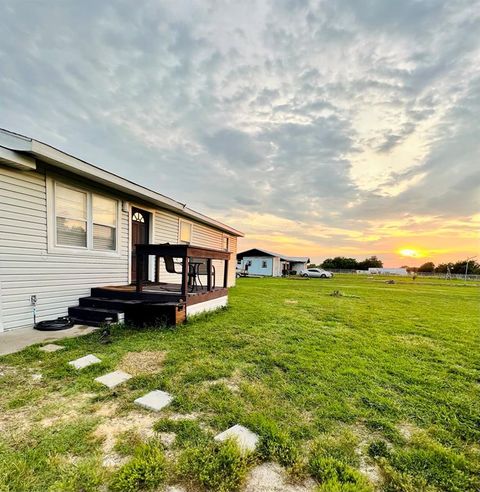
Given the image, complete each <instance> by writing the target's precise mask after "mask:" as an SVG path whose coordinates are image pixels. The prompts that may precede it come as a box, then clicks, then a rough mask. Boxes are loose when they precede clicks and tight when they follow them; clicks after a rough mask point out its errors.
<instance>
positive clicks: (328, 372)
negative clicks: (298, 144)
mask: <svg viewBox="0 0 480 492" xmlns="http://www.w3.org/2000/svg"><path fill="white" fill-rule="evenodd" d="M334 290H337V291H339V292H340V295H338V296H333V295H331V293H332V292H333V291H334ZM479 301H480V289H479V288H478V286H477V285H473V284H472V285H468V286H464V285H463V284H462V283H461V282H458V281H445V280H434V279H421V278H417V280H415V281H412V280H411V279H410V278H408V279H395V283H394V284H387V283H385V278H383V277H382V278H380V277H378V278H367V277H356V276H347V275H344V276H341V275H339V276H336V277H335V278H333V279H326V280H323V279H311V280H305V279H248V278H247V279H240V280H239V281H238V285H237V287H236V288H234V289H231V291H230V307H229V308H228V309H226V310H222V311H220V312H218V313H215V314H210V315H206V316H200V317H198V318H197V319H195V320H192V321H190V322H189V323H187V324H186V325H184V326H180V327H177V328H175V329H159V328H157V329H148V330H130V329H127V328H125V327H122V326H118V327H116V328H115V330H114V337H113V338H114V342H113V343H112V344H110V345H102V344H101V343H99V335H98V333H93V334H91V335H88V336H85V337H82V338H78V339H66V340H64V341H62V342H60V343H61V344H62V345H64V346H65V347H66V349H65V350H63V351H60V352H57V353H53V354H45V353H42V352H40V351H39V350H38V347H30V348H28V349H26V350H24V351H23V352H21V353H19V354H15V355H11V356H6V357H2V358H0V371H1V372H3V376H0V491H2V492H3V491H25V490H38V491H46V490H54V491H57V490H58V491H60V490H62V491H63V490H78V491H81V490H82V491H89V490H104V486H105V485H108V486H109V487H110V488H111V489H113V490H139V489H141V488H142V487H143V488H145V489H152V490H162V487H163V486H164V485H165V484H168V483H170V484H172V483H175V484H178V483H180V484H183V486H184V487H185V488H186V490H236V489H237V488H239V489H240V490H241V488H242V486H243V483H244V480H245V476H246V474H247V473H248V471H249V469H251V468H252V467H254V466H256V465H258V464H259V463H261V462H264V461H275V462H277V463H279V464H281V465H282V466H283V467H284V468H285V470H286V472H287V473H288V476H289V479H290V480H292V482H295V481H298V482H301V481H303V480H305V478H306V477H309V478H310V480H311V479H312V478H313V479H314V480H315V482H316V484H317V485H316V487H317V490H319V491H320V490H321V491H331V492H333V491H362V490H365V491H368V490H386V491H412V492H413V491H422V490H423V491H436V490H449V491H478V490H480V445H479V442H480V391H479V390H480V350H479V345H480V336H479V322H480V321H479V320H480V303H479ZM142 351H149V352H152V351H159V352H162V353H164V354H163V355H164V356H165V358H164V361H163V365H162V367H159V368H157V369H156V370H155V371H153V372H150V371H147V372H146V373H145V372H144V373H142V371H141V368H139V371H138V373H137V375H136V376H135V377H134V378H132V379H131V380H130V381H128V382H127V383H125V384H124V385H122V386H120V387H118V388H117V389H116V390H115V391H110V390H108V389H106V388H103V387H101V386H100V385H98V384H97V383H95V382H94V381H93V379H94V378H95V377H97V376H99V375H102V374H105V373H106V372H109V371H111V370H114V369H116V368H117V367H119V364H120V365H121V361H122V359H123V358H124V356H125V355H126V354H127V353H128V352H142ZM88 353H93V354H95V355H97V356H98V357H100V358H101V359H102V363H101V364H98V365H95V366H91V367H89V368H87V369H84V370H82V371H81V372H77V371H75V370H74V369H72V368H70V367H68V365H67V361H69V360H72V359H75V358H77V357H81V356H83V355H86V354H88ZM160 355H161V354H160ZM123 360H124V359H123ZM33 374H42V379H40V380H39V379H38V378H34V377H32V375H33ZM153 389H163V390H165V391H168V392H170V393H172V394H173V395H174V396H175V400H174V402H173V403H172V404H171V405H170V407H168V409H165V411H163V412H161V413H159V414H153V415H152V414H151V413H149V412H147V411H143V410H141V409H139V408H138V407H136V406H135V405H133V400H134V399H135V398H137V397H138V396H141V395H142V394H144V393H146V392H147V391H150V390H153ZM183 414H185V415H187V414H188V415H191V416H192V418H191V419H189V420H187V419H181V418H180V417H181V415H183ZM193 417H195V418H193ZM135 420H138V422H141V423H142V425H143V424H144V429H143V431H145V429H146V428H147V427H149V428H150V429H151V428H152V426H153V428H154V429H155V431H156V432H153V431H150V433H147V434H146V437H145V434H143V435H142V429H140V430H139V429H137V430H135V429H130V428H129V427H128V425H125V426H123V425H122V424H123V423H130V424H131V423H132V421H135ZM237 423H240V424H242V425H244V426H246V427H248V428H250V429H251V430H252V431H254V432H256V433H258V434H259V435H260V438H261V441H260V445H259V446H258V449H257V452H256V453H255V454H253V455H250V456H243V455H241V454H240V453H238V451H237V449H236V447H235V445H233V443H229V442H227V443H226V444H224V445H219V444H217V443H215V442H214V441H213V440H212V436H213V435H214V434H216V433H218V432H220V431H223V430H225V429H226V428H228V427H230V426H231V425H233V424H237ZM130 424H129V425H130ZM102 426H103V428H104V429H107V430H106V431H104V432H103V434H102V432H100V430H99V429H101V428H102ZM140 427H141V426H140ZM119 429H120V430H119ZM123 429H125V431H123ZM172 432H174V433H175V435H176V439H175V441H174V443H173V445H171V446H169V447H167V446H166V444H165V442H164V441H163V443H162V440H161V437H162V436H163V437H165V436H167V435H168V434H165V433H172ZM170 435H171V434H170ZM109 446H110V447H109ZM106 453H107V454H108V453H111V454H112V455H114V456H115V457H117V458H119V464H120V466H118V467H106V466H102V461H103V460H104V458H105V454H106ZM120 458H121V459H120Z"/></svg>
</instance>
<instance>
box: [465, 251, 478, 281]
mask: <svg viewBox="0 0 480 492" xmlns="http://www.w3.org/2000/svg"><path fill="white" fill-rule="evenodd" d="M474 258H476V256H470V258H467V264H466V265H465V282H466V281H467V273H468V262H469V261H470V260H473V259H474Z"/></svg>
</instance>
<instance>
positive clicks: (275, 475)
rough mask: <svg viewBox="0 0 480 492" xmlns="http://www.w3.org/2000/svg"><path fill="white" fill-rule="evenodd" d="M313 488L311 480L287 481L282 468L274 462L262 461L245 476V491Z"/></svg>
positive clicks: (299, 491) (282, 491)
mask: <svg viewBox="0 0 480 492" xmlns="http://www.w3.org/2000/svg"><path fill="white" fill-rule="evenodd" d="M314 489H315V482H314V481H313V480H311V479H310V480H306V481H304V482H302V483H295V484H294V483H289V482H288V480H287V475H286V473H285V471H284V470H283V468H282V467H281V466H280V465H278V464H276V463H263V464H261V465H259V466H256V467H255V468H253V470H252V471H251V472H250V474H249V475H248V477H247V483H246V487H245V492H310V491H313V490H314Z"/></svg>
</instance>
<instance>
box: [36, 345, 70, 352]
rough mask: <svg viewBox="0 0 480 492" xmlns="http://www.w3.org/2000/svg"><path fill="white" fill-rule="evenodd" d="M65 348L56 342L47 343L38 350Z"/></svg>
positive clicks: (51, 350)
mask: <svg viewBox="0 0 480 492" xmlns="http://www.w3.org/2000/svg"><path fill="white" fill-rule="evenodd" d="M64 348H65V347H62V346H61V345H57V344H56V343H47V345H44V346H43V347H40V348H39V349H38V350H41V351H42V352H57V351H58V350H63V349H64Z"/></svg>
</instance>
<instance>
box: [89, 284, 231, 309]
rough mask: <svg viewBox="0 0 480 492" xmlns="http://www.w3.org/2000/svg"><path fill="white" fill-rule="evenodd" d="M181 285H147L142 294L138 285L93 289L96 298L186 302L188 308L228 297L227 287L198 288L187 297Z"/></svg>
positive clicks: (144, 286)
mask: <svg viewBox="0 0 480 492" xmlns="http://www.w3.org/2000/svg"><path fill="white" fill-rule="evenodd" d="M181 289H182V286H181V285H180V284H170V283H153V282H151V283H145V284H143V288H142V291H141V292H137V287H136V285H133V284H131V285H108V286H105V287H97V288H94V289H92V295H94V296H96V297H107V298H110V299H130V300H143V301H149V302H155V303H162V302H185V303H186V304H187V306H190V305H193V304H197V303H199V302H205V301H209V300H210V299H216V298H218V297H222V296H226V295H227V294H228V289H227V288H226V287H212V288H211V289H210V290H208V287H206V286H204V287H201V286H198V287H195V288H194V289H193V290H189V291H188V292H187V295H186V299H185V295H184V294H183V293H182V291H181Z"/></svg>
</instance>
